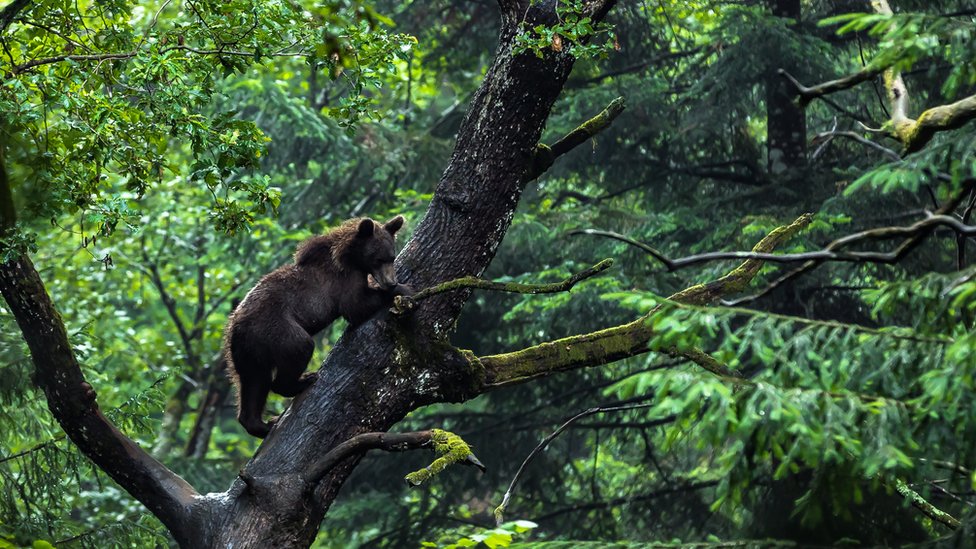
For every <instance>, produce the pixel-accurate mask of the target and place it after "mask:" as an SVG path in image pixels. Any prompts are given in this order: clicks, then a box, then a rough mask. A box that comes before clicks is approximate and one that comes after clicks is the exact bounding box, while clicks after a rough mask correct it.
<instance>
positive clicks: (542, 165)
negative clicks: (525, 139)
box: [529, 97, 626, 181]
mask: <svg viewBox="0 0 976 549" xmlns="http://www.w3.org/2000/svg"><path fill="white" fill-rule="evenodd" d="M624 108H626V103H625V101H624V98H623V97H618V98H616V99H614V100H613V101H611V102H610V104H609V105H607V108H605V109H603V110H602V111H600V114H598V115H596V116H594V117H593V118H591V119H589V120H587V121H586V122H583V123H582V124H580V125H579V126H577V127H576V129H574V130H573V131H571V132H569V133H568V134H566V135H564V136H563V137H562V138H561V139H560V140H559V141H556V142H555V143H554V144H553V145H552V146H548V145H543V144H542V143H540V144H539V145H537V146H536V150H535V159H534V160H533V167H532V172H530V173H529V180H530V181H531V180H532V179H535V178H537V177H539V176H540V175H542V174H544V173H545V172H546V170H548V169H549V168H550V167H552V164H553V163H554V162H555V161H556V159H557V158H559V157H560V156H562V155H564V154H566V153H568V152H569V151H571V150H573V149H575V148H576V147H578V146H580V145H582V144H583V143H586V141H588V140H589V139H591V138H592V137H593V136H595V135H596V134H598V133H600V132H602V131H603V130H605V129H607V128H608V127H610V124H612V123H613V121H614V119H616V118H617V116H619V115H620V113H622V112H624Z"/></svg>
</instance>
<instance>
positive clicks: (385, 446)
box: [303, 429, 485, 486]
mask: <svg viewBox="0 0 976 549" xmlns="http://www.w3.org/2000/svg"><path fill="white" fill-rule="evenodd" d="M451 437H453V438H451ZM454 439H457V440H460V439H459V438H457V435H454V434H452V433H448V432H446V431H440V430H438V429H433V430H430V431H416V432H412V433H363V434H361V435H356V436H354V437H352V438H351V439H349V440H347V441H345V442H342V443H341V444H339V445H338V446H336V447H335V448H333V449H332V450H329V453H327V454H325V455H324V456H322V458H321V459H320V460H318V461H317V462H315V463H314V464H313V465H312V466H311V467H309V468H308V471H306V472H305V473H304V475H303V476H304V478H305V481H306V482H308V483H310V484H318V482H319V481H321V480H322V477H324V476H325V475H326V473H328V472H329V471H331V470H332V469H333V468H335V466H336V465H338V464H339V463H341V462H342V461H344V460H346V459H348V458H350V457H352V456H358V455H360V454H364V453H366V452H368V451H369V450H383V451H384V452H404V451H407V450H416V449H418V448H433V449H435V450H436V451H437V453H438V456H439V457H438V459H441V458H442V457H443V456H445V455H447V454H448V453H450V452H452V451H453V452H454V453H455V454H456V455H453V456H451V457H450V458H448V460H452V461H451V462H463V463H466V464H468V465H473V466H475V467H477V468H479V469H481V471H482V472H484V471H485V466H484V464H482V463H481V461H480V460H479V459H478V458H477V457H476V456H475V455H474V453H473V452H471V449H470V448H469V447H468V446H467V444H463V441H461V444H462V445H463V447H460V448H453V447H450V445H451V444H452V443H454V444H456V441H455V440H454ZM458 446H460V445H458ZM458 450H460V451H458ZM424 480H426V478H424ZM421 482H423V480H421V481H420V482H417V483H416V484H414V483H412V482H411V484H412V485H413V486H418V485H419V484H420V483H421Z"/></svg>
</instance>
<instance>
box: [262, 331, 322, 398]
mask: <svg viewBox="0 0 976 549" xmlns="http://www.w3.org/2000/svg"><path fill="white" fill-rule="evenodd" d="M314 351H315V342H314V341H313V340H312V338H311V336H309V335H308V333H307V332H305V330H303V329H302V328H301V327H300V326H297V325H296V326H294V327H293V330H292V333H291V337H289V338H288V339H287V340H286V341H283V342H282V344H281V346H280V348H279V350H278V356H277V358H276V359H275V376H274V381H272V382H271V390H272V391H274V392H276V393H278V394H279V395H281V396H284V397H294V396H298V395H299V394H301V393H302V391H304V390H305V389H307V388H309V387H311V385H312V384H313V383H315V380H316V379H317V378H318V374H317V373H315V372H307V373H304V374H303V373H302V372H305V368H307V367H308V361H309V360H311V358H312V353H313V352H314Z"/></svg>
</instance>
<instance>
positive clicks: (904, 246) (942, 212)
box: [723, 179, 976, 305]
mask: <svg viewBox="0 0 976 549" xmlns="http://www.w3.org/2000/svg"><path fill="white" fill-rule="evenodd" d="M974 188H976V179H967V180H966V181H964V182H963V184H962V191H961V192H960V193H958V194H957V195H956V196H954V197H952V198H951V199H949V200H948V201H946V203H945V204H943V205H942V207H941V208H939V209H937V210H935V212H934V214H933V215H932V216H931V217H939V216H946V215H947V214H949V213H951V212H952V211H954V210H955V209H956V207H958V206H959V204H961V203H962V201H963V199H964V198H965V196H966V195H967V194H969V193H970V192H972V190H973V189H974ZM929 234H930V233H929V231H922V232H918V233H915V234H912V235H911V236H910V237H909V238H906V239H905V240H904V241H902V243H901V244H899V245H898V247H897V248H896V249H895V250H894V251H892V252H891V253H892V254H894V255H895V256H896V257H898V258H899V259H900V258H901V257H903V256H904V255H905V254H907V253H909V252H910V251H912V250H914V249H915V248H916V247H917V246H918V245H919V244H921V243H922V241H924V240H925V238H926V237H928V235H929ZM849 236H854V235H849ZM845 238H847V237H845ZM835 242H836V241H835ZM835 242H834V243H835ZM834 243H831V244H834ZM827 249H828V250H829V249H831V245H828V246H827ZM822 263H823V261H822V260H813V261H808V262H806V263H804V264H803V265H801V266H799V267H797V268H796V269H793V270H792V271H790V272H788V273H786V274H784V275H783V276H781V277H779V278H777V279H776V280H774V281H773V282H771V283H770V284H769V285H767V286H766V287H765V288H763V289H762V290H761V291H759V292H758V293H756V294H753V295H751V296H746V297H742V298H739V299H736V300H732V301H726V302H723V304H724V305H741V304H743V303H749V302H752V301H755V300H757V299H759V298H761V297H763V296H765V295H767V294H769V292H772V291H773V290H775V289H776V288H778V287H780V286H782V285H783V284H786V283H787V282H789V281H791V280H793V279H794V278H796V277H798V276H801V275H803V274H805V273H807V272H809V271H812V270H813V269H815V268H817V267H818V266H820V265H821V264H822Z"/></svg>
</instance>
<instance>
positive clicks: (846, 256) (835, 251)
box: [588, 214, 976, 271]
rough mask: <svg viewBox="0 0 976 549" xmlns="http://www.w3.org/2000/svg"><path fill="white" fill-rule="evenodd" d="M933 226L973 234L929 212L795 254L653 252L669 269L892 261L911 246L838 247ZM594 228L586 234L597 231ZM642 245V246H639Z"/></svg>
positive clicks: (928, 230)
mask: <svg viewBox="0 0 976 549" xmlns="http://www.w3.org/2000/svg"><path fill="white" fill-rule="evenodd" d="M935 227H949V228H950V229H952V230H953V231H955V232H956V234H958V235H963V236H973V235H976V226H972V225H966V224H965V223H963V222H962V221H960V220H959V219H957V218H955V217H952V216H948V215H934V214H929V216H928V217H926V218H925V219H922V220H921V221H918V222H916V223H914V224H912V225H909V226H907V227H897V226H894V227H879V228H876V229H869V230H866V231H861V232H857V233H854V234H850V235H847V236H844V237H842V238H838V239H837V240H835V241H833V242H831V243H830V244H828V245H827V246H826V247H825V248H824V249H822V250H818V251H815V252H804V253H796V254H770V253H759V252H709V253H704V254H697V255H691V256H687V257H682V258H680V259H668V258H667V257H664V256H663V255H655V256H654V258H655V259H658V260H659V261H661V262H662V263H664V265H665V266H666V267H667V270H668V271H677V270H679V269H684V268H686V267H691V266H693V265H700V264H702V263H709V262H712V261H723V260H729V259H758V260H761V261H766V262H771V263H799V262H805V261H820V262H824V261H844V262H852V263H885V264H889V265H890V264H894V263H897V262H899V261H901V259H903V258H904V256H905V255H907V254H908V252H909V251H911V249H910V248H906V247H903V246H899V247H898V248H896V249H895V250H893V251H891V252H845V251H843V250H842V249H841V248H844V247H847V246H851V245H852V244H856V243H859V242H863V241H867V240H891V239H895V238H902V237H911V236H915V235H919V234H923V233H924V234H926V235H927V234H931V232H932V229H933V228H935ZM600 233H601V231H594V232H593V233H588V234H600ZM642 249H643V248H642Z"/></svg>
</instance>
